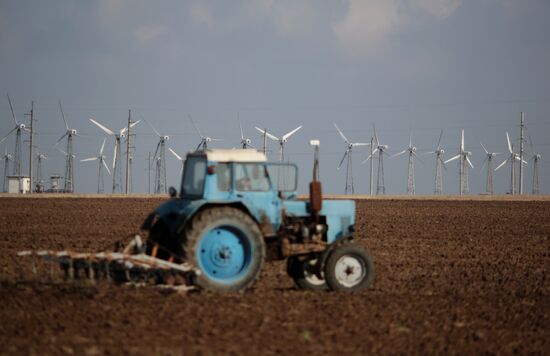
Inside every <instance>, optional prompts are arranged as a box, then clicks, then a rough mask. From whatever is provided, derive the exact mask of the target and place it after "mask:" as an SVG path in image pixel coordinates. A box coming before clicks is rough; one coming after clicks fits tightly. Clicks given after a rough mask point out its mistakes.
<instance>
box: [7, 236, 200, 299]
mask: <svg viewBox="0 0 550 356" xmlns="http://www.w3.org/2000/svg"><path fill="white" fill-rule="evenodd" d="M142 247H143V244H142V242H141V238H140V237H139V235H136V236H135V237H134V239H133V240H132V242H131V243H130V244H129V245H128V246H127V247H126V248H125V249H124V251H123V252H99V253H81V252H72V251H51V250H41V251H30V250H26V251H19V252H18V253H17V256H18V257H20V258H28V259H30V260H31V261H32V262H31V264H30V265H29V264H28V263H21V264H20V265H19V271H20V274H21V275H23V274H24V272H23V271H24V270H25V269H28V268H29V266H30V268H31V269H32V273H33V274H37V273H38V269H39V266H42V265H43V263H42V264H41V263H39V262H37V261H36V259H37V258H38V259H39V260H41V261H45V262H47V263H49V265H50V278H53V273H54V272H53V268H51V267H52V266H53V265H55V264H57V265H58V266H59V267H60V269H61V271H63V278H64V279H65V280H88V281H91V282H92V283H93V282H95V281H96V280H107V281H112V282H115V283H124V284H131V285H134V286H146V285H154V286H157V287H160V288H167V289H173V290H176V291H187V290H191V289H194V288H195V283H194V282H195V278H196V276H197V275H200V273H201V272H200V270H198V269H196V268H193V267H192V266H191V265H190V264H188V263H182V264H178V263H173V262H170V261H166V260H163V259H159V258H156V257H153V256H149V255H147V254H145V253H144V252H143V248H142Z"/></svg>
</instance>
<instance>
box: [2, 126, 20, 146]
mask: <svg viewBox="0 0 550 356" xmlns="http://www.w3.org/2000/svg"><path fill="white" fill-rule="evenodd" d="M15 130H17V127H15V128H14V129H13V130H11V131H10V132H9V133H8V134H7V135H6V136H4V137H3V138H2V139H1V140H0V143H2V142H4V140H5V139H7V138H8V136H9V135H11V133H12V132H14V131H15Z"/></svg>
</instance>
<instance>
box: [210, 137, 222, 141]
mask: <svg viewBox="0 0 550 356" xmlns="http://www.w3.org/2000/svg"><path fill="white" fill-rule="evenodd" d="M210 141H223V138H212V137H210Z"/></svg>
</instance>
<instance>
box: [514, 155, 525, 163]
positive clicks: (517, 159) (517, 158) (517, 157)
mask: <svg viewBox="0 0 550 356" xmlns="http://www.w3.org/2000/svg"><path fill="white" fill-rule="evenodd" d="M516 161H521V162H522V163H523V164H527V162H526V161H525V160H522V159H520V158H519V156H516Z"/></svg>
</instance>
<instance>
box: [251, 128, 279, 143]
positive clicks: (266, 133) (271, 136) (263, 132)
mask: <svg viewBox="0 0 550 356" xmlns="http://www.w3.org/2000/svg"><path fill="white" fill-rule="evenodd" d="M254 128H255V129H256V130H258V131H260V132H261V133H262V134H264V135H266V136H267V137H269V138H270V139H271V140H273V141H279V138H278V137H277V136H273V135H272V134H270V133H269V132H267V131H266V130H262V129H260V128H259V127H256V126H254Z"/></svg>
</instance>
